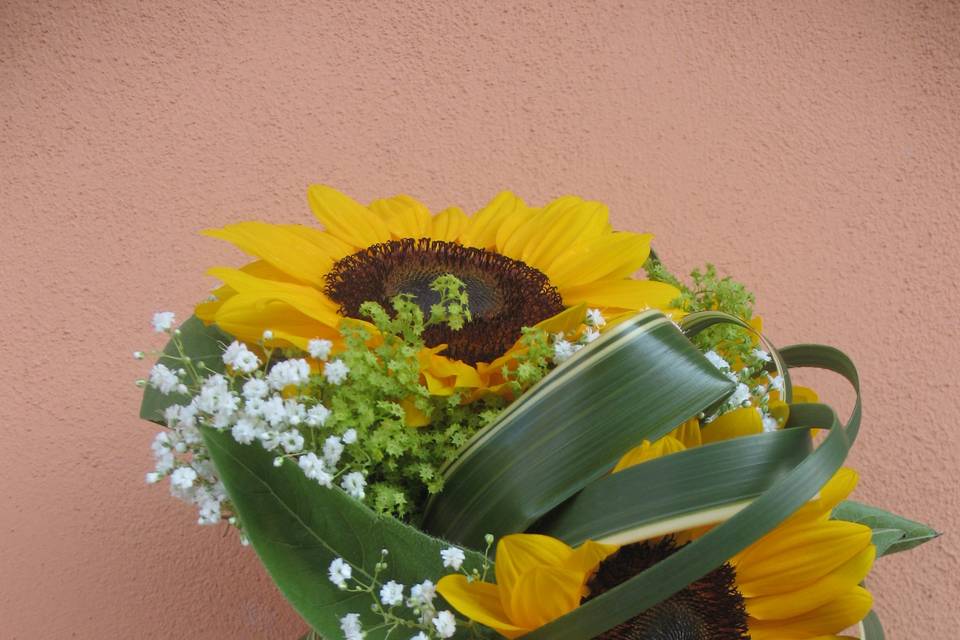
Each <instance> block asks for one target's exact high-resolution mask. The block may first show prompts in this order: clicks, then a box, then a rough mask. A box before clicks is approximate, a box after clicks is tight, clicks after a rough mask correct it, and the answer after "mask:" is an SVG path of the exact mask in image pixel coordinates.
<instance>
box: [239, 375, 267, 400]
mask: <svg viewBox="0 0 960 640" xmlns="http://www.w3.org/2000/svg"><path fill="white" fill-rule="evenodd" d="M269 392H270V385H268V384H267V382H266V381H265V380H262V379H260V378H251V379H249V380H247V381H246V382H244V383H243V397H244V399H246V400H247V401H248V402H249V401H250V400H257V399H260V398H265V397H266V396H267V393H269Z"/></svg>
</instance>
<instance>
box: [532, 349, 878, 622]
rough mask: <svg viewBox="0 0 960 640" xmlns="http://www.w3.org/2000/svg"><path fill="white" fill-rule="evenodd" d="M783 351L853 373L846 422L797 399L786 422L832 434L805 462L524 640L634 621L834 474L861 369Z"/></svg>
mask: <svg viewBox="0 0 960 640" xmlns="http://www.w3.org/2000/svg"><path fill="white" fill-rule="evenodd" d="M780 353H781V355H782V357H783V360H784V362H785V363H786V364H787V366H792V367H819V368H824V369H828V370H831V371H834V372H836V373H839V374H840V375H842V376H844V377H845V378H847V380H848V381H849V382H850V383H851V385H853V387H854V390H855V391H856V394H857V400H856V403H855V404H854V409H853V412H852V415H851V417H850V420H849V421H848V423H847V424H846V425H841V424H840V422H839V420H838V419H837V417H836V414H835V413H834V412H833V410H832V409H830V408H829V407H827V406H826V405H820V404H799V405H791V411H790V419H789V421H788V423H787V428H809V427H814V426H816V427H823V426H824V425H828V426H829V429H828V434H827V437H826V438H824V440H823V441H822V442H821V443H820V446H819V447H818V448H817V449H816V450H815V451H814V452H813V453H811V454H810V455H809V456H807V458H806V459H805V460H804V461H803V462H801V463H800V464H799V465H797V466H796V467H795V468H794V469H793V470H792V471H790V472H789V473H787V474H786V475H784V476H783V477H781V478H780V479H779V480H777V481H776V482H775V483H774V484H773V485H772V486H771V487H770V488H769V489H767V491H765V492H764V493H763V494H762V495H761V496H760V497H758V498H757V499H756V500H754V501H753V502H752V503H750V504H749V505H748V506H747V507H746V508H744V509H743V510H742V511H740V512H739V513H737V514H736V515H734V516H733V517H731V518H730V519H729V520H727V521H726V522H724V523H723V524H721V525H719V526H717V527H715V528H713V529H711V530H710V531H708V532H707V533H705V534H704V535H703V536H701V537H700V538H698V539H696V540H694V541H693V542H692V543H690V544H689V545H687V546H685V547H683V548H681V549H680V550H679V551H677V552H676V553H675V554H673V555H672V556H670V557H669V558H667V559H666V560H663V561H662V562H659V563H657V564H655V565H654V566H652V567H650V568H649V569H647V570H645V571H643V572H642V573H640V574H638V575H637V576H635V577H633V578H631V579H630V580H627V581H626V582H624V583H622V584H620V585H619V586H617V587H616V588H614V589H611V590H610V591H607V592H605V593H603V594H601V595H600V596H598V597H596V598H594V599H592V600H590V601H588V602H586V603H585V604H583V605H581V606H580V607H578V608H577V609H575V610H574V611H572V612H570V613H569V614H567V615H565V616H563V617H561V618H559V619H557V620H554V621H553V622H551V623H549V624H547V625H544V626H543V627H540V628H539V629H537V630H535V631H533V632H531V633H530V634H527V635H526V636H525V640H583V639H584V638H592V637H594V636H597V635H599V634H601V633H603V632H604V631H606V630H608V629H611V628H613V627H615V626H616V625H618V624H620V623H622V622H625V621H627V620H629V619H630V618H632V617H634V616H635V615H637V614H638V613H641V612H643V611H645V610H647V609H648V608H650V607H652V606H654V605H656V604H658V603H660V602H663V601H664V600H666V599H667V598H669V597H670V596H671V595H673V594H674V593H676V592H677V591H679V590H680V589H683V588H684V587H685V586H687V585H688V584H690V583H691V582H693V581H695V580H697V579H699V578H700V577H702V576H704V575H706V574H707V573H709V572H710V571H712V570H713V569H715V568H717V567H718V566H720V565H721V564H723V563H724V562H726V561H727V560H729V559H730V558H732V557H733V556H734V555H736V554H737V553H738V552H740V551H742V550H743V549H745V548H746V547H748V546H750V545H751V544H752V543H754V542H756V541H757V540H759V539H760V538H762V537H763V536H764V535H766V534H767V533H769V532H770V531H772V530H773V529H774V528H775V527H776V526H777V525H778V524H780V523H781V522H783V521H784V520H786V519H787V518H789V517H790V515H791V514H793V513H794V512H795V511H796V510H797V509H799V508H800V507H801V506H803V505H804V504H806V502H807V501H808V500H810V499H811V498H812V497H813V496H814V495H816V493H817V492H818V491H819V490H820V488H821V487H823V485H825V484H826V483H827V482H828V481H829V480H830V478H831V477H833V475H834V473H836V471H837V470H838V469H839V468H840V466H841V465H842V464H843V461H844V459H845V458H846V456H847V453H848V451H849V449H850V446H851V445H852V444H853V441H854V440H855V439H856V436H857V433H858V431H859V428H860V419H861V415H862V408H861V403H860V383H859V376H858V375H857V371H856V368H855V367H854V366H853V363H852V362H851V361H850V360H849V358H847V357H846V356H845V355H843V354H842V353H841V352H839V351H837V350H836V349H833V348H831V347H825V346H820V345H797V346H794V347H788V348H786V349H783V350H781V352H780Z"/></svg>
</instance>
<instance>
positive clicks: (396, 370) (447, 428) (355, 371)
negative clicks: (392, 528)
mask: <svg viewBox="0 0 960 640" xmlns="http://www.w3.org/2000/svg"><path fill="white" fill-rule="evenodd" d="M431 288H432V289H433V290H434V291H437V292H438V293H439V294H440V302H439V303H438V304H436V305H433V307H432V308H431V315H430V318H429V320H425V318H424V314H423V312H422V311H421V309H420V307H419V306H418V305H417V304H416V302H415V300H414V298H413V296H410V295H405V294H403V295H399V296H396V297H395V298H393V299H392V301H391V306H392V309H391V310H390V311H388V310H386V309H384V308H383V307H382V306H380V305H379V304H376V303H373V302H367V303H365V304H363V305H362V306H361V307H360V311H361V313H362V314H363V315H364V316H365V317H366V318H368V319H369V320H370V323H371V324H372V325H373V326H374V327H375V328H376V330H377V333H376V336H375V334H374V333H373V332H371V331H370V330H369V328H368V327H367V326H365V325H363V324H361V323H344V326H343V327H342V329H341V333H342V335H343V337H344V342H345V345H346V349H345V350H344V351H343V352H342V353H339V354H338V357H339V358H340V359H341V360H343V362H344V363H346V365H347V366H348V367H349V368H350V376H349V378H348V379H347V381H345V382H344V383H343V384H342V385H338V386H334V385H324V384H323V383H322V379H321V378H320V377H319V376H316V378H317V385H316V386H315V387H314V388H312V389H310V390H309V394H310V395H312V396H314V397H317V398H321V399H322V401H323V402H324V404H326V406H327V407H328V408H329V409H330V410H331V414H330V418H329V420H328V421H327V423H326V425H325V429H332V430H333V432H334V433H343V432H344V431H346V430H347V429H350V428H352V429H356V431H357V435H358V441H357V443H356V444H355V445H352V446H351V447H348V449H347V454H348V455H349V456H351V457H352V461H351V463H350V465H349V466H350V470H354V471H362V472H364V474H365V475H366V476H367V483H368V485H367V497H366V502H367V504H368V505H369V506H370V507H372V508H373V509H375V510H376V511H377V512H379V513H382V514H389V515H394V516H396V517H398V518H401V519H403V520H406V521H410V522H417V521H418V519H419V516H420V511H421V509H422V507H423V505H424V504H425V503H426V501H427V499H428V497H429V496H430V495H433V494H436V493H438V492H439V491H440V490H441V489H442V488H443V484H444V479H443V476H442V475H441V473H440V469H441V468H442V467H443V466H444V465H446V464H447V463H448V462H450V461H451V460H453V459H454V458H455V457H456V456H457V453H458V452H459V450H460V449H461V447H463V446H464V445H465V444H466V443H467V442H468V441H469V440H470V438H471V437H472V436H473V434H475V433H476V432H477V431H479V430H480V429H482V428H483V427H485V426H487V425H488V424H490V423H491V422H492V421H493V420H494V419H495V418H496V416H497V415H498V414H499V412H500V410H501V409H502V408H503V407H504V405H505V401H504V400H503V398H501V397H499V396H495V395H489V396H485V397H482V398H480V399H474V400H473V401H472V402H471V403H470V404H469V405H467V404H465V401H466V400H467V398H465V396H464V395H463V393H462V392H459V391H457V392H455V393H453V394H452V395H450V396H447V397H441V396H434V395H431V394H430V393H429V391H428V390H427V388H426V387H425V386H424V385H423V384H421V382H420V360H419V356H420V353H421V351H422V349H423V347H424V342H423V337H422V336H423V332H424V330H425V329H426V328H428V327H430V326H432V325H435V324H438V323H446V324H449V325H450V327H451V328H453V329H459V328H462V327H463V325H464V323H465V322H469V321H470V311H469V300H468V299H467V293H466V288H465V286H464V284H463V283H462V282H461V281H460V280H458V279H457V278H456V277H455V276H452V275H445V276H441V277H439V278H437V279H436V280H435V281H434V282H433V283H432V285H431ZM522 344H523V345H524V346H525V347H526V349H525V350H524V351H522V352H521V353H519V354H518V357H517V365H516V367H515V368H513V369H511V368H505V371H504V377H505V378H506V379H507V381H508V382H509V383H510V385H511V386H512V387H513V391H514V393H515V394H517V395H519V394H520V393H522V392H523V391H524V390H525V389H527V388H529V387H530V386H531V385H532V384H534V383H535V382H537V381H538V380H540V379H541V378H542V377H543V376H544V375H546V373H547V372H548V371H549V369H550V367H551V362H550V354H552V349H551V347H550V346H549V344H548V338H547V335H546V333H544V332H543V331H538V330H535V329H525V330H524V334H523V338H522ZM417 419H420V420H422V421H429V424H427V425H425V426H419V427H413V426H410V424H409V423H410V422H412V421H414V420H417ZM316 445H317V446H316V447H314V448H315V449H316V448H317V447H319V446H322V439H318V441H317V442H316Z"/></svg>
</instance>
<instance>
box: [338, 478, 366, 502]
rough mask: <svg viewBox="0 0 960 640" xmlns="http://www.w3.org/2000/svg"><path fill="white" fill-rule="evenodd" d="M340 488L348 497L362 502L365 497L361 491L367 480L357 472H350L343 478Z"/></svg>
mask: <svg viewBox="0 0 960 640" xmlns="http://www.w3.org/2000/svg"><path fill="white" fill-rule="evenodd" d="M340 486H341V487H343V490H344V491H346V492H347V494H348V495H349V496H350V497H352V498H356V499H357V500H363V499H364V497H365V496H366V493H365V492H364V490H363V489H364V487H366V486H367V480H366V478H364V477H363V474H362V473H360V472H359V471H352V472H350V473H348V474H347V475H345V476H343V480H342V481H341V482H340Z"/></svg>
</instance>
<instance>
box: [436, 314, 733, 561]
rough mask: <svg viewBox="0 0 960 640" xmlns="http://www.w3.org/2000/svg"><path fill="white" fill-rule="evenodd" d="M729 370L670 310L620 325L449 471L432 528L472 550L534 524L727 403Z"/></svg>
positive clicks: (535, 391)
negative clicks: (648, 445)
mask: <svg viewBox="0 0 960 640" xmlns="http://www.w3.org/2000/svg"><path fill="white" fill-rule="evenodd" d="M732 387H733V385H732V383H731V382H730V381H729V380H728V379H727V378H726V377H725V376H723V375H722V374H721V373H720V372H719V371H718V370H717V369H716V368H715V367H714V366H713V365H712V364H710V362H709V361H708V360H707V359H706V358H704V357H703V355H702V354H701V353H700V352H699V351H698V350H697V349H696V348H695V347H694V346H693V345H692V344H691V343H690V341H689V340H687V338H686V337H685V336H684V335H683V334H682V333H681V332H680V331H679V330H678V329H677V327H676V326H675V325H674V324H673V323H672V322H670V320H669V319H667V317H666V316H664V315H663V314H661V313H659V312H656V311H651V312H646V313H642V314H639V315H637V316H634V317H633V318H631V319H629V320H627V321H624V322H622V323H621V324H619V325H617V326H616V327H614V328H613V329H611V330H610V331H608V332H607V333H606V334H604V335H603V337H601V338H600V339H599V340H597V341H596V342H594V343H593V344H592V345H590V346H589V347H587V348H586V349H583V350H582V351H581V352H579V353H578V354H576V355H575V356H574V357H573V358H571V359H570V360H568V361H566V362H564V363H563V364H561V365H560V366H559V367H557V368H556V369H555V370H554V371H553V372H551V373H550V375H548V376H547V377H546V378H544V379H543V380H542V381H541V382H539V383H538V384H537V385H535V386H534V387H533V388H532V389H531V390H530V391H528V392H527V393H526V394H525V395H523V396H522V397H521V398H520V399H519V400H517V401H516V402H514V403H513V404H512V405H510V406H509V407H508V408H507V409H506V411H504V412H503V414H501V416H500V417H499V418H498V419H497V420H496V422H494V423H493V424H492V425H490V427H488V428H486V429H484V430H482V431H481V432H479V433H478V434H477V435H476V436H475V437H474V438H473V440H471V442H470V443H468V444H467V446H466V448H465V450H464V451H463V452H462V453H461V455H460V456H459V457H458V459H457V460H456V462H455V463H454V464H453V465H452V466H451V467H450V468H449V469H448V470H447V472H446V483H445V486H444V490H443V492H442V493H440V494H439V495H438V496H436V497H435V498H434V499H433V501H432V502H431V503H430V504H429V505H428V506H427V513H426V517H425V520H424V528H425V529H426V530H427V531H430V532H432V533H435V534H437V535H441V536H444V537H446V538H449V539H451V540H455V541H458V542H460V543H462V544H465V545H467V546H474V547H476V546H479V545H480V544H481V541H482V540H483V536H484V534H486V533H492V534H494V535H495V536H498V537H499V536H503V535H506V534H510V533H515V532H518V531H523V530H525V529H526V528H527V527H528V526H530V525H531V524H532V523H533V522H534V521H535V520H537V519H538V518H539V517H540V516H542V515H544V514H546V513H547V512H549V511H550V510H551V509H553V508H554V507H556V506H557V505H559V504H561V503H562V502H564V501H565V500H567V499H568V498H570V497H571V496H573V495H574V494H575V493H577V492H578V491H580V490H581V489H582V488H583V487H584V486H586V485H588V484H590V483H591V482H592V481H594V480H597V479H598V478H600V477H601V476H604V475H606V474H607V473H608V472H609V471H610V470H611V469H612V468H613V466H614V464H615V463H616V461H617V460H618V459H619V458H620V456H622V455H623V454H624V453H625V452H626V451H628V450H629V449H631V448H632V447H634V446H636V445H638V444H640V443H641V442H642V441H643V440H644V439H647V440H656V439H657V438H659V437H661V436H663V435H665V434H667V433H669V432H670V431H671V430H672V429H674V428H676V427H677V425H679V424H681V423H683V422H684V421H685V420H688V419H689V418H691V417H693V416H696V415H697V414H699V413H700V412H701V411H703V410H704V409H706V408H708V407H709V406H711V405H713V404H714V403H717V402H719V401H720V400H722V399H723V398H724V397H725V396H726V395H727V394H729V392H730V391H731V390H732Z"/></svg>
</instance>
